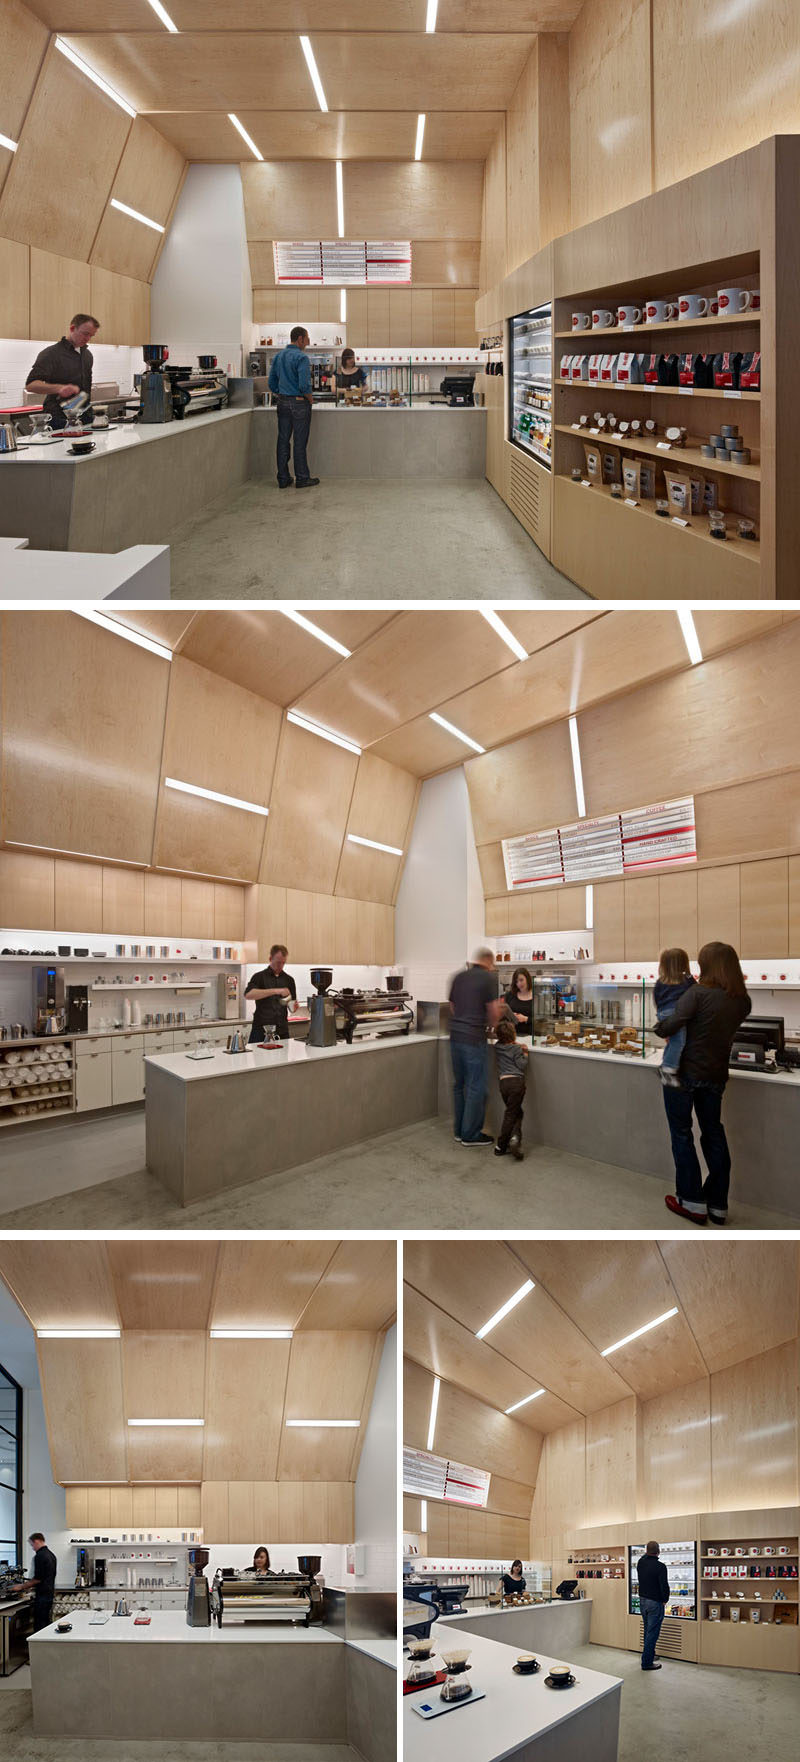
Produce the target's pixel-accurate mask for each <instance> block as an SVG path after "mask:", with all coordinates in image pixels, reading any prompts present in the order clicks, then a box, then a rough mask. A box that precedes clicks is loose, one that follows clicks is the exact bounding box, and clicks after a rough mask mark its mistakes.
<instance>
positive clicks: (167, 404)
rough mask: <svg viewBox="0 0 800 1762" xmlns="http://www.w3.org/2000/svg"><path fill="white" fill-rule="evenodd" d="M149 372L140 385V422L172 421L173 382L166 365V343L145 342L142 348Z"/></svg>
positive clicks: (167, 354) (144, 374)
mask: <svg viewBox="0 0 800 1762" xmlns="http://www.w3.org/2000/svg"><path fill="white" fill-rule="evenodd" d="M142 354H143V355H144V359H145V365H146V368H147V372H146V373H143V374H142V378H141V382H140V385H139V416H138V421H139V422H171V421H172V417H173V408H172V383H171V381H170V377H169V373H168V370H167V367H166V362H167V359H168V357H169V349H168V348H167V345H166V343H145V344H144V345H143V348H142Z"/></svg>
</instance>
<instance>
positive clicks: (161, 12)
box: [150, 0, 178, 37]
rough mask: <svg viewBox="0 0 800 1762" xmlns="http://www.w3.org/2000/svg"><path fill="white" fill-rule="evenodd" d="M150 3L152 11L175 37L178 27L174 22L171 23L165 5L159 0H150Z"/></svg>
mask: <svg viewBox="0 0 800 1762" xmlns="http://www.w3.org/2000/svg"><path fill="white" fill-rule="evenodd" d="M150 5H151V6H152V8H153V11H154V13H155V14H156V16H157V17H158V18H160V20H161V23H162V24H163V25H164V26H165V27H166V29H167V30H168V31H171V32H172V35H173V37H177V35H178V27H177V25H176V24H173V22H172V19H171V18H170V16H169V13H168V12H167V9H166V7H165V6H162V4H161V0H150Z"/></svg>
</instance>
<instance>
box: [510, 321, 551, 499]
mask: <svg viewBox="0 0 800 1762" xmlns="http://www.w3.org/2000/svg"><path fill="white" fill-rule="evenodd" d="M509 341H510V348H509V360H510V362H511V384H510V387H509V394H508V396H509V436H508V438H509V440H511V441H513V443H514V445H515V446H517V447H521V448H522V450H523V451H524V452H526V453H531V454H532V455H533V457H534V459H538V461H539V464H540V465H546V466H547V469H548V471H549V470H551V469H552V432H553V388H552V374H553V310H552V307H551V306H535V307H534V308H533V309H532V311H530V312H521V313H520V314H519V316H518V317H517V318H512V319H511V335H510V339H509Z"/></svg>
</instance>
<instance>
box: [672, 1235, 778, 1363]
mask: <svg viewBox="0 0 800 1762" xmlns="http://www.w3.org/2000/svg"><path fill="white" fill-rule="evenodd" d="M659 1252H660V1256H661V1259H662V1260H663V1261H664V1262H665V1264H666V1267H667V1271H668V1273H669V1276H670V1279H671V1281H672V1284H673V1287H674V1289H675V1291H676V1292H677V1294H678V1299H679V1301H680V1304H681V1306H682V1309H683V1311H684V1314H685V1316H686V1320H687V1322H688V1324H689V1326H690V1327H691V1329H692V1331H693V1333H694V1334H695V1337H696V1338H697V1339H698V1340H700V1341H701V1342H702V1347H703V1357H704V1360H705V1365H706V1368H707V1369H708V1370H711V1371H716V1370H727V1369H729V1368H730V1366H731V1365H735V1364H739V1363H741V1362H742V1361H743V1360H744V1359H746V1358H752V1357H753V1356H754V1355H755V1354H756V1353H758V1352H767V1351H770V1350H771V1349H772V1347H773V1346H782V1345H784V1344H785V1342H786V1341H787V1340H790V1339H792V1338H793V1337H794V1335H795V1334H796V1333H797V1315H798V1278H799V1277H800V1248H798V1244H797V1242H796V1241H788V1240H786V1241H776V1240H775V1239H774V1238H773V1239H772V1241H769V1240H766V1239H765V1240H764V1241H752V1242H751V1243H750V1244H749V1246H748V1249H747V1271H748V1275H749V1281H750V1288H749V1290H748V1293H747V1295H746V1296H745V1295H744V1294H743V1291H742V1284H741V1269H742V1251H741V1248H739V1247H738V1245H737V1243H736V1242H733V1241H727V1242H722V1243H720V1244H718V1245H717V1252H716V1253H715V1252H714V1250H713V1249H712V1247H711V1243H710V1242H709V1243H706V1242H705V1241H699V1242H693V1244H692V1252H691V1254H687V1252H686V1250H685V1249H683V1247H682V1245H681V1244H680V1240H679V1238H675V1239H673V1240H671V1241H667V1242H661V1243H659ZM765 1289H766V1290H768V1291H769V1302H765V1301H764V1300H763V1298H762V1295H761V1293H762V1291H764V1290H765Z"/></svg>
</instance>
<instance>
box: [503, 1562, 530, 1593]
mask: <svg viewBox="0 0 800 1762" xmlns="http://www.w3.org/2000/svg"><path fill="white" fill-rule="evenodd" d="M524 1589H525V1580H524V1578H523V1576H522V1561H521V1560H512V1562H511V1571H510V1572H504V1573H503V1596H504V1597H518V1596H519V1595H520V1592H522V1591H524Z"/></svg>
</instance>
